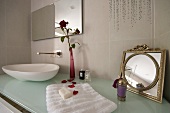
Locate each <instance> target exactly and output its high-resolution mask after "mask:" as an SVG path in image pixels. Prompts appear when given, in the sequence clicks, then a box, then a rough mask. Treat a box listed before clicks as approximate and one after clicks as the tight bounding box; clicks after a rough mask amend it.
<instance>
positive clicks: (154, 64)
mask: <svg viewBox="0 0 170 113" xmlns="http://www.w3.org/2000/svg"><path fill="white" fill-rule="evenodd" d="M165 60H166V51H165V50H160V49H150V48H149V47H148V46H147V45H138V46H136V47H135V48H133V49H130V50H127V51H124V52H123V59H122V65H121V74H122V76H123V78H124V79H125V80H126V82H127V85H128V90H129V91H131V92H133V93H136V94H139V95H141V96H144V97H146V98H148V99H151V100H154V101H156V102H159V103H161V102H162V93H163V86H164V73H165Z"/></svg>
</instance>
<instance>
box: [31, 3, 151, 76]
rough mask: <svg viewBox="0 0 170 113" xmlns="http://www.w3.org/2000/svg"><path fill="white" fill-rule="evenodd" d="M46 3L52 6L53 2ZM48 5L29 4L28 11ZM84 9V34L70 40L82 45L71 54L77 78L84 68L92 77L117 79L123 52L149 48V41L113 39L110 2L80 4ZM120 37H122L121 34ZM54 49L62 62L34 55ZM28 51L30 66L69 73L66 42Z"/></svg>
mask: <svg viewBox="0 0 170 113" xmlns="http://www.w3.org/2000/svg"><path fill="white" fill-rule="evenodd" d="M49 1H50V2H51V3H52V2H53V1H54V0H49ZM50 2H47V0H31V11H35V10H37V9H39V8H41V7H43V6H45V5H47V4H50ZM83 7H84V9H83V10H84V11H83V13H84V14H83V21H84V23H83V27H84V31H83V32H84V33H83V35H79V36H74V37H73V39H75V40H78V41H79V42H80V43H81V46H79V47H76V49H75V50H74V60H75V68H76V73H77V75H78V71H79V70H80V69H81V68H83V69H89V70H90V71H91V74H92V76H99V77H102V78H109V79H113V78H116V77H117V75H118V74H119V70H120V63H121V60H122V52H123V51H124V50H127V49H129V48H133V47H134V46H136V45H138V44H148V45H149V46H152V41H153V40H152V37H141V36H138V35H135V36H134V35H133V36H131V34H129V35H126V37H125V36H120V35H114V31H113V20H112V19H111V18H110V5H109V0H83ZM139 26H140V25H139ZM128 29H129V28H127V30H128ZM132 30H134V29H132ZM141 30H142V29H141ZM138 32H140V31H138ZM121 33H122V34H123V33H124V32H121ZM126 33H127V31H126ZM149 33H150V32H149ZM136 34H137V33H136ZM150 34H151V33H150ZM148 36H149V35H148ZM56 49H60V50H62V52H63V57H62V58H51V57H50V56H49V55H40V56H39V55H36V52H42V51H43V52H44V51H45V52H50V51H53V50H56ZM31 50H32V62H33V63H37V62H48V63H56V64H59V65H60V67H61V68H60V72H61V73H69V51H68V46H67V43H66V42H64V43H61V42H60V39H59V38H55V39H48V40H41V41H32V42H31Z"/></svg>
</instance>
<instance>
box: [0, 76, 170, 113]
mask: <svg viewBox="0 0 170 113" xmlns="http://www.w3.org/2000/svg"><path fill="white" fill-rule="evenodd" d="M68 78H69V76H68V74H60V73H58V74H57V75H56V76H55V77H54V78H52V79H50V80H48V81H43V82H31V81H19V80H17V79H15V78H13V77H10V76H9V75H6V74H4V75H0V92H1V93H2V94H3V95H5V96H6V97H8V98H9V99H11V100H12V101H14V102H15V103H17V104H19V105H20V106H22V107H23V108H25V109H26V110H28V111H30V112H32V113H47V107H46V87H47V86H48V85H50V84H60V83H61V81H62V80H66V79H68ZM74 81H76V82H77V83H82V82H84V81H82V80H79V79H78V78H76V79H75V80H74ZM88 83H89V84H90V85H91V86H92V87H93V89H94V90H96V91H97V92H98V93H100V94H101V95H102V96H104V97H106V98H107V99H109V100H111V101H113V102H115V103H116V104H117V106H118V107H117V109H116V110H115V111H114V112H113V113H170V104H169V103H168V102H167V101H166V100H165V99H163V102H162V104H160V103H156V102H154V101H152V100H149V99H146V98H144V97H142V96H139V95H136V94H133V93H131V92H128V91H127V95H126V96H127V97H126V101H125V102H121V101H118V100H117V91H116V89H114V88H113V87H112V84H113V81H112V80H105V79H101V78H92V81H91V82H88Z"/></svg>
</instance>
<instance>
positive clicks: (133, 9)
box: [131, 0, 135, 27]
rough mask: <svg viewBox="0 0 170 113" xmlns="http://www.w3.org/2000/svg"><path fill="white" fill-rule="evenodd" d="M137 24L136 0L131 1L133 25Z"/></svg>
mask: <svg viewBox="0 0 170 113" xmlns="http://www.w3.org/2000/svg"><path fill="white" fill-rule="evenodd" d="M134 23H135V0H131V25H132V27H133V26H134Z"/></svg>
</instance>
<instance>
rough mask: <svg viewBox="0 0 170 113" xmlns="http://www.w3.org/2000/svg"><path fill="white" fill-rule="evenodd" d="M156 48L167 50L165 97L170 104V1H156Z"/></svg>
mask: <svg viewBox="0 0 170 113" xmlns="http://www.w3.org/2000/svg"><path fill="white" fill-rule="evenodd" d="M155 47H159V48H161V49H166V50H167V59H166V60H167V62H166V73H165V84H164V97H166V99H167V100H169V102H170V90H169V86H170V82H169V81H170V60H169V59H170V56H169V50H170V0H155Z"/></svg>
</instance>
